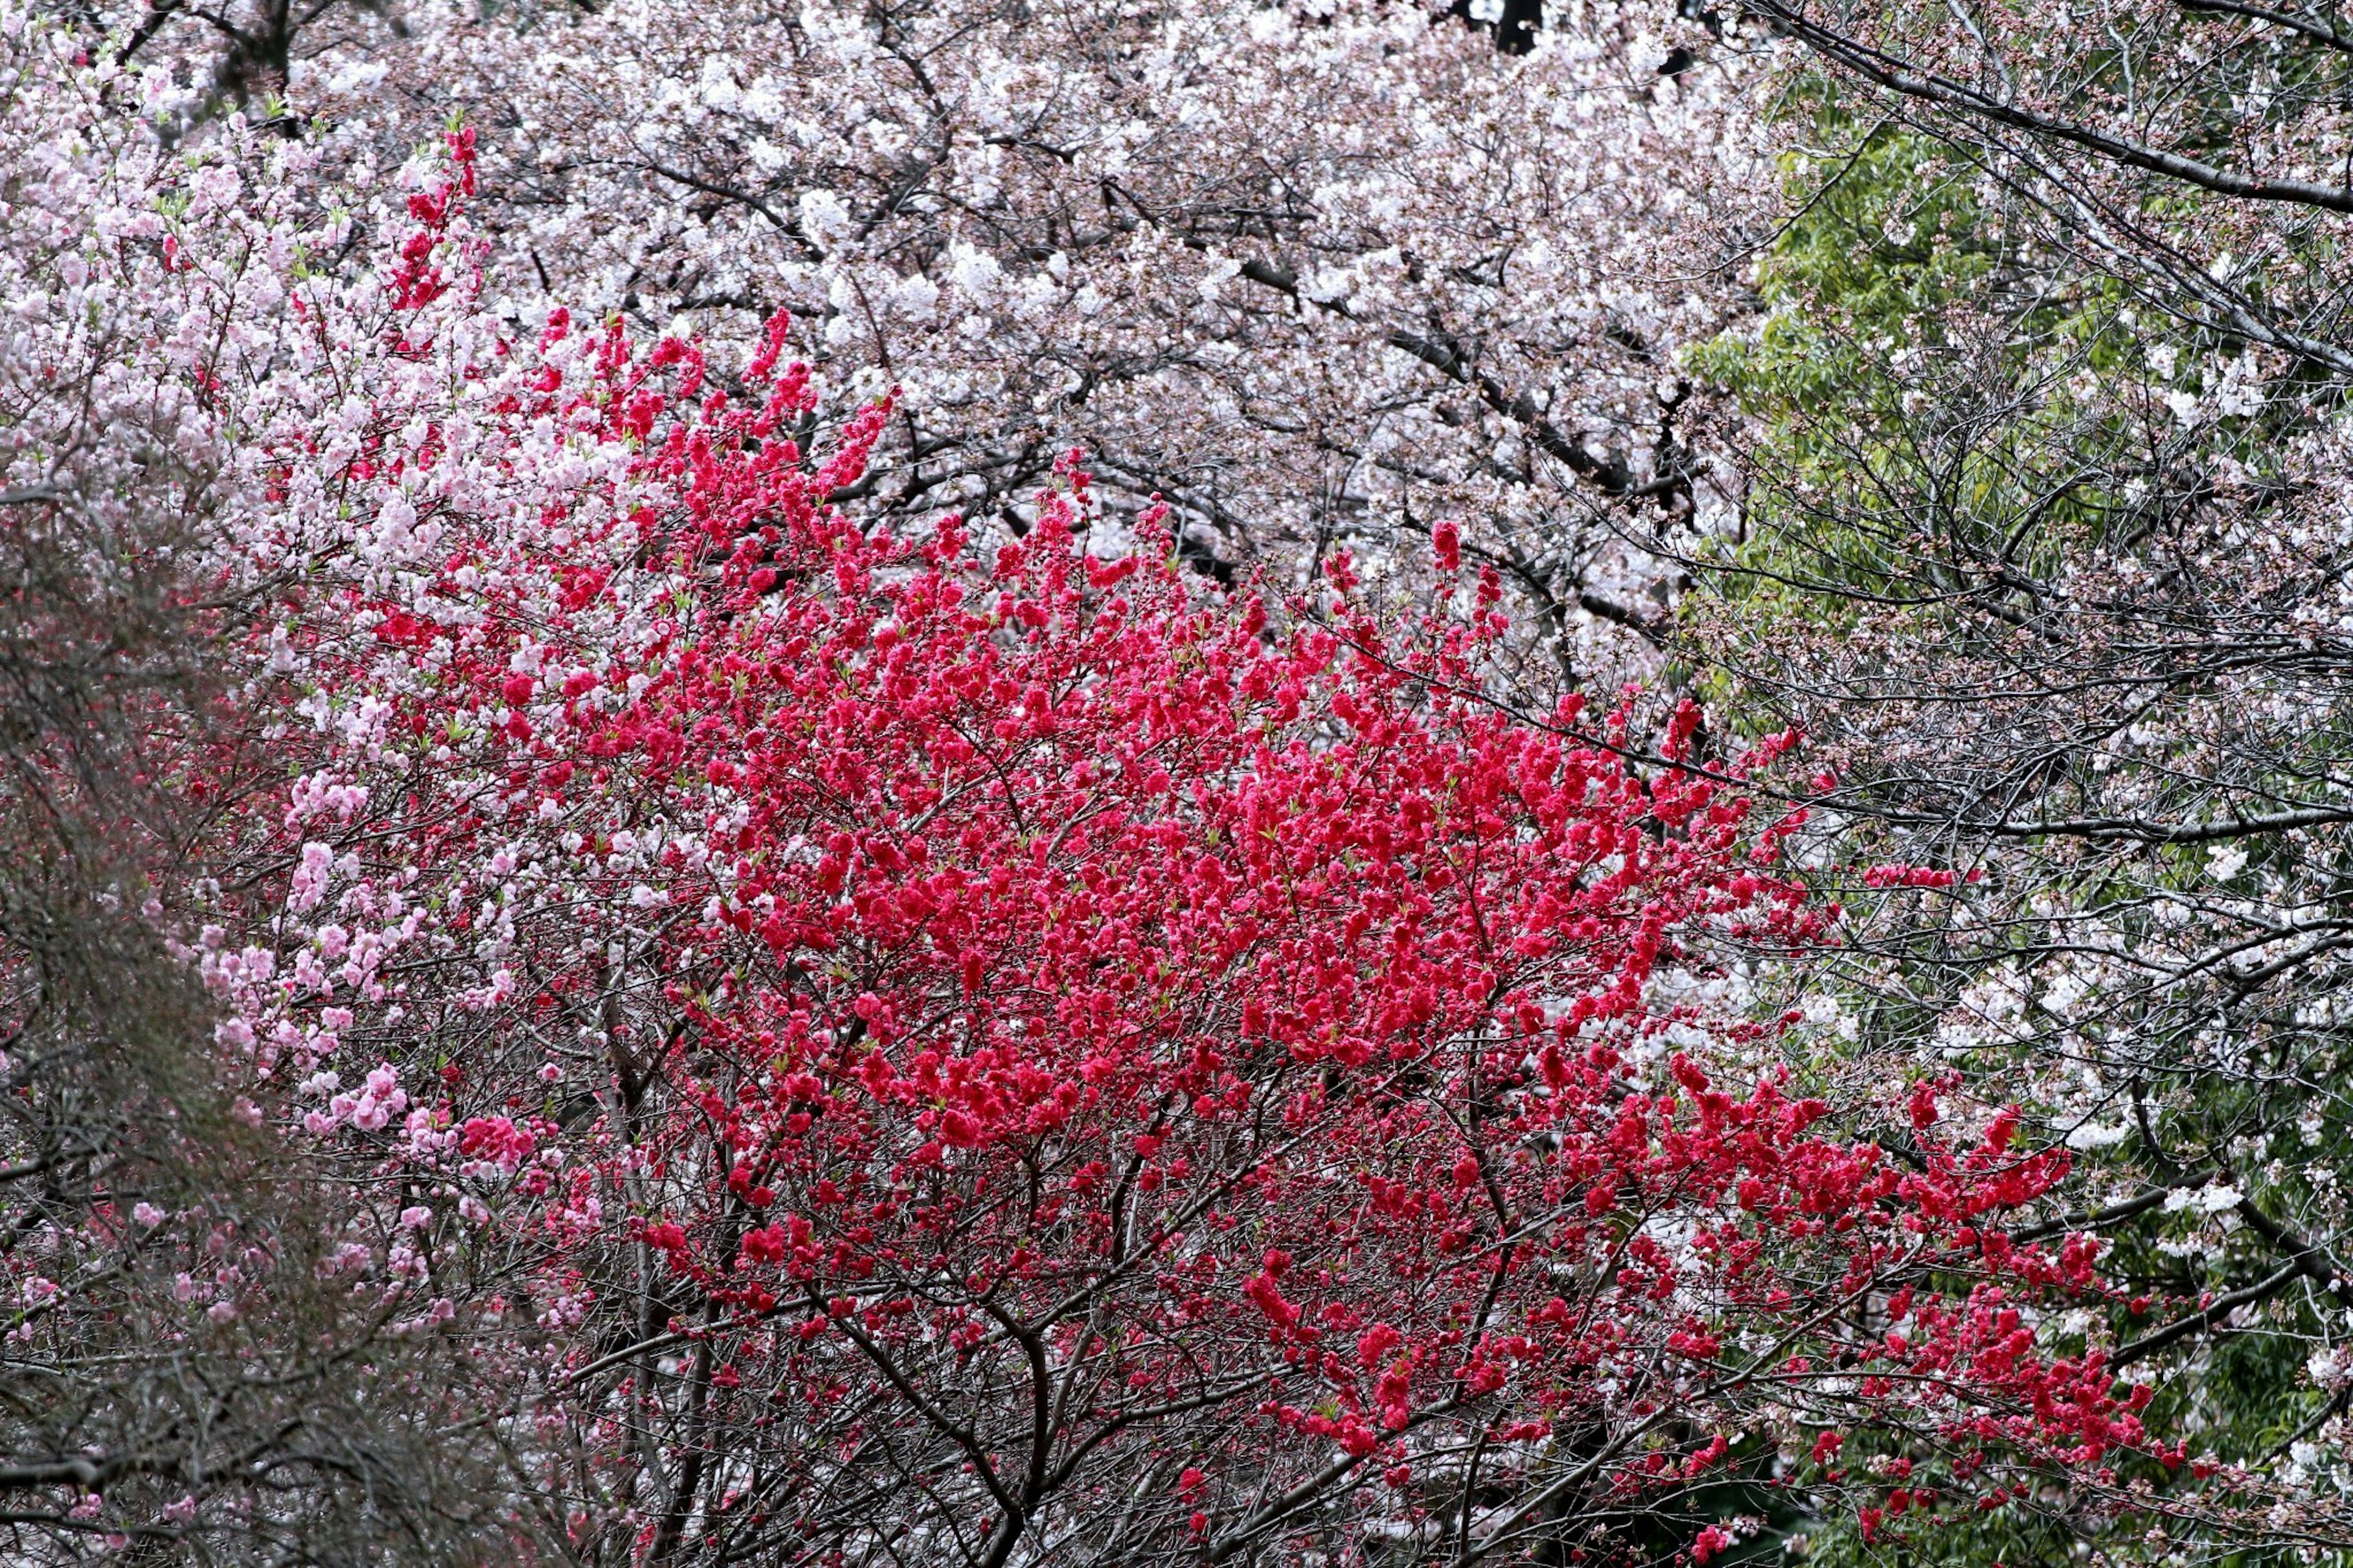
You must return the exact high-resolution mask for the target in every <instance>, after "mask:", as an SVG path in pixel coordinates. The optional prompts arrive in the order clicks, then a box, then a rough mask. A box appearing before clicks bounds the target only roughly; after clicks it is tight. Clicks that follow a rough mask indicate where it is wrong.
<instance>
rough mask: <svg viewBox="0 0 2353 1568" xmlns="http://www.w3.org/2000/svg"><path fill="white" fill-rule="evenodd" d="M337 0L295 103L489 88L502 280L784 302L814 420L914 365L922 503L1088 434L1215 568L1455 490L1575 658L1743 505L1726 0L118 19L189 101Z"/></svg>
mask: <svg viewBox="0 0 2353 1568" xmlns="http://www.w3.org/2000/svg"><path fill="white" fill-rule="evenodd" d="M281 13H284V14H283V15H281ZM305 15H308V16H311V20H310V21H309V22H308V23H307V24H302V28H301V37H300V39H299V40H298V41H297V42H295V43H294V44H292V45H290V46H287V47H282V48H280V50H279V52H280V54H281V55H283V56H284V58H285V65H284V67H283V68H282V69H281V70H280V72H279V76H280V80H278V82H277V84H276V85H277V90H279V91H280V92H281V93H282V94H284V95H285V96H284V100H283V118H282V119H281V120H280V121H279V123H280V124H282V125H283V126H284V127H286V128H287V129H288V130H289V131H290V132H291V131H295V130H297V129H298V128H299V131H300V133H301V135H303V136H304V137H305V138H306V139H309V140H312V141H314V142H317V143H319V144H320V145H321V146H322V148H323V149H325V150H326V151H327V153H328V154H329V156H330V157H331V158H332V159H335V160H339V161H345V162H356V163H359V164H361V165H363V166H374V167H392V166H396V164H397V163H399V162H400V161H401V160H403V159H404V158H406V155H407V153H408V151H409V149H410V147H411V146H412V145H414V144H415V143H416V142H417V141H419V140H421V139H423V138H425V137H427V136H429V135H431V134H434V133H436V132H438V127H439V125H440V123H441V121H442V120H443V119H444V118H446V116H448V114H450V113H453V112H455V113H460V114H463V115H464V116H465V117H466V119H467V121H468V122H469V123H471V124H473V125H474V126H475V127H476V128H477V130H478V132H479V133H480V137H481V139H482V141H481V145H482V149H483V151H482V159H483V164H482V166H483V168H484V171H485V189H484V193H483V196H482V199H481V200H480V202H479V203H478V205H477V206H476V209H475V218H476V221H477V223H478V224H480V226H483V227H484V228H485V229H486V230H487V231H494V232H496V233H498V234H500V235H501V236H502V237H504V240H505V242H506V243H503V244H502V246H501V251H500V253H499V256H498V258H497V260H496V266H497V268H499V269H500V287H501V289H508V290H511V291H512V294H513V296H514V297H515V298H517V299H524V298H529V297H532V296H534V295H535V294H538V293H540V292H543V291H545V290H547V289H551V288H552V289H554V290H556V291H557V292H558V293H560V294H561V295H562V296H563V297H564V298H565V299H567V300H571V301H572V302H573V304H574V306H575V309H581V310H595V311H599V312H601V311H605V310H621V311H623V312H625V313H626V314H628V316H629V317H630V319H631V321H632V324H633V330H635V331H638V332H639V333H640V334H641V335H646V336H651V335H655V334H658V333H659V332H662V331H672V330H676V331H681V332H684V333H687V334H689V335H699V336H701V337H702V338H703V339H704V340H706V341H709V342H712V343H714V344H719V343H725V344H730V345H733V346H734V347H737V348H739V349H741V348H746V347H747V346H748V345H750V344H752V343H754V342H757V340H758V335H759V332H760V331H761V328H762V323H763V322H765V321H767V320H768V319H769V318H770V317H771V316H773V315H774V314H775V313H776V311H777V310H789V311H790V312H791V314H792V315H793V317H794V319H795V320H796V321H797V322H799V323H801V326H800V327H799V328H798V329H797V331H800V332H801V333H802V334H803V335H802V336H801V337H800V338H799V339H798V340H797V346H798V347H799V349H800V351H801V352H802V353H804V354H805V356H806V357H807V358H808V359H809V361H810V363H812V365H814V366H815V367H817V369H818V371H820V372H824V373H827V374H825V375H824V376H823V377H822V379H821V381H820V388H821V396H820V404H819V409H820V413H821V415H822V416H823V417H824V418H826V419H828V420H832V419H839V418H841V417H846V416H848V415H849V412H851V411H852V410H854V409H855V408H856V407H857V406H858V405H860V403H861V402H863V401H864V400H865V399H867V398H869V397H871V395H874V394H875V393H877V392H878V391H880V390H881V389H882V388H883V387H885V386H890V385H896V386H897V387H898V389H899V395H898V397H897V398H896V399H895V401H894V403H893V416H892V423H891V426H890V428H889V429H888V430H887V431H886V432H885V434H884V436H883V437H882V439H881V441H880V442H879V443H878V446H877V449H876V454H875V460H874V465H873V467H872V468H871V470H870V473H869V475H868V476H867V479H866V480H865V481H864V482H865V483H866V484H867V485H868V487H869V489H870V490H871V502H872V503H873V504H876V505H880V506H883V507H885V508H888V509H891V510H893V511H894V512H895V513H899V514H903V515H908V516H919V515H923V514H925V513H926V512H927V511H928V510H937V509H939V508H941V507H945V506H955V507H959V508H961V509H962V510H964V511H965V513H966V515H967V516H969V517H971V518H972V519H973V520H974V523H975V526H976V527H1001V526H1003V525H1004V520H1005V519H1006V518H1007V517H1008V516H1011V515H1013V514H1016V513H1018V512H1019V511H1021V510H1022V509H1024V508H1026V507H1027V505H1028V504H1029V498H1030V496H1031V495H1032V493H1033V492H1034V490H1035V489H1036V488H1037V486H1038V485H1039V483H1040V482H1041V481H1042V480H1043V479H1045V478H1046V477H1047V476H1048V475H1049V473H1050V468H1051V464H1052V462H1053V460H1054V458H1055V457H1056V455H1057V454H1059V453H1060V452H1061V451H1063V450H1065V449H1066V448H1067V447H1070V446H1071V445H1082V446H1083V447H1085V448H1086V450H1087V451H1088V453H1089V460H1090V463H1091V465H1092V469H1093V471H1094V472H1095V473H1096V474H1097V475H1098V477H1099V480H1100V482H1101V483H1102V484H1103V486H1104V487H1105V489H1106V498H1107V500H1110V501H1111V502H1113V504H1114V505H1116V506H1117V507H1118V508H1119V509H1120V510H1124V511H1127V512H1130V513H1133V512H1134V510H1138V509H1140V508H1141V507H1142V506H1143V505H1145V504H1146V502H1147V500H1148V498H1149V497H1150V496H1152V495H1154V494H1158V495H1160V496H1162V497H1163V498H1165V500H1166V502H1167V504H1168V505H1169V506H1170V507H1171V508H1172V509H1173V510H1172V513H1171V526H1172V528H1173V530H1174V531H1175V532H1176V536H1177V538H1178V540H1179V543H1180V547H1181V548H1183V549H1185V550H1186V551H1187V552H1188V555H1189V556H1190V558H1191V559H1192V560H1193V562H1194V563H1195V564H1196V565H1197V566H1198V567H1200V568H1201V569H1203V570H1207V571H1210V572H1213V573H1215V574H1219V575H1220V576H1223V577H1231V576H1232V574H1234V573H1235V572H1236V571H1237V570H1247V569H1249V568H1250V567H1252V566H1264V567H1265V568H1267V569H1270V570H1273V571H1275V572H1277V573H1279V574H1288V579H1289V580H1290V581H1292V582H1293V583H1294V584H1297V583H1301V582H1305V581H1309V580H1312V579H1313V577H1314V572H1315V563H1316V562H1317V561H1319V560H1320V559H1321V557H1322V555H1323V554H1324V552H1327V551H1329V550H1331V549H1333V548H1341V547H1345V548H1347V549H1349V550H1351V551H1352V552H1354V553H1355V554H1356V556H1357V557H1358V558H1359V560H1360V562H1361V563H1362V565H1363V567H1364V569H1365V570H1366V571H1367V572H1370V573H1374V574H1378V573H1381V572H1384V571H1387V570H1389V569H1391V568H1390V563H1398V566H1397V569H1398V570H1404V571H1411V570H1416V569H1418V566H1419V563H1420V562H1421V561H1422V560H1423V559H1424V558H1425V556H1426V554H1427V551H1426V548H1425V545H1426V539H1427V533H1428V530H1429V528H1430V525H1431V524H1432V522H1434V521H1436V520H1437V519H1440V518H1444V517H1451V518H1454V519H1456V520H1458V521H1460V522H1461V525H1462V526H1463V528H1464V529H1465V544H1466V548H1467V549H1469V550H1470V551H1471V552H1472V554H1473V557H1474V558H1475V559H1481V560H1488V559H1492V560H1493V562H1494V563H1495V564H1496V565H1497V567H1498V569H1499V570H1500V571H1502V572H1503V573H1504V577H1505V586H1506V590H1507V592H1508V593H1509V594H1510V595H1512V596H1513V598H1514V603H1515V604H1516V605H1523V606H1525V609H1526V610H1527V612H1528V613H1527V614H1526V615H1525V616H1524V617H1523V618H1524V621H1525V626H1526V627H1527V629H1528V630H1529V631H1531V632H1535V631H1542V632H1544V633H1545V634H1546V638H1547V639H1548V640H1547V642H1546V645H1545V646H1544V647H1543V648H1541V649H1539V650H1538V651H1539V652H1540V653H1541V656H1542V658H1543V660H1544V664H1543V666H1542V667H1541V668H1538V669H1537V670H1535V672H1534V675H1535V678H1537V679H1541V680H1543V681H1544V682H1545V683H1546V684H1548V685H1557V684H1558V683H1559V682H1560V680H1561V679H1562V671H1563V670H1564V669H1571V670H1576V669H1581V670H1582V671H1583V672H1584V673H1585V674H1588V675H1589V674H1591V673H1592V672H1593V671H1595V670H1604V671H1606V670H1608V669H1609V668H1617V667H1619V666H1620V665H1623V664H1624V663H1625V661H1626V660H1627V659H1628V658H1634V657H1638V656H1640V657H1647V655H1648V646H1647V642H1646V640H1645V639H1648V638H1651V637H1656V636H1657V635H1658V634H1659V633H1660V631H1661V629H1662V622H1663V612H1664V606H1665V604H1666V602H1667V600H1668V599H1669V598H1670V597H1671V596H1672V592H1673V573H1672V569H1671V568H1669V567H1667V566H1665V565H1663V564H1662V563H1661V560H1660V558H1659V557H1658V556H1657V555H1656V554H1655V553H1654V552H1655V547H1656V545H1657V543H1658V542H1659V538H1660V536H1661V535H1662V534H1663V535H1665V536H1667V537H1669V538H1685V537H1687V536H1688V535H1689V534H1691V533H1692V532H1693V531H1694V530H1700V531H1704V530H1706V529H1711V528H1716V527H1721V526H1724V525H1725V522H1726V518H1725V512H1724V508H1723V505H1722V496H1721V494H1720V493H1719V492H1720V489H1721V486H1722V483H1723V481H1724V479H1725V476H1726V474H1727V473H1728V469H1727V468H1725V464H1724V462H1723V461H1722V458H1723V457H1724V452H1723V449H1722V447H1720V445H1719V444H1718V443H1717V442H1716V441H1715V434H1716V425H1715V416H1714V415H1713V413H1712V412H1711V410H1710V408H1709V406H1708V405H1707V400H1706V398H1705V397H1704V395H1700V394H1697V393H1695V391H1694V387H1693V386H1692V385H1691V384H1688V383H1687V382H1686V381H1685V380H1684V379H1683V378H1682V377H1681V376H1680V375H1679V374H1678V373H1677V371H1676V368H1675V363H1674V355H1675V353H1677V351H1678V350H1679V349H1680V348H1681V347H1682V346H1683V345H1686V344H1688V343H1690V342H1695V341H1697V340H1700V339H1703V338H1704V337H1706V336H1708V335H1710V334H1712V333H1713V332H1715V331H1718V330H1719V329H1721V328H1722V327H1724V326H1725V325H1726V324H1727V323H1728V322H1730V321H1734V320H1736V319H1737V318H1738V317H1739V316H1740V315H1741V314H1742V313H1743V312H1744V310H1746V295H1745V292H1744V290H1743V289H1742V288H1741V287H1740V284H1739V279H1738V278H1737V276H1736V272H1737V265H1736V264H1737V260H1738V252H1739V250H1740V248H1741V247H1743V246H1745V245H1746V244H1747V243H1748V242H1749V240H1750V239H1751V237H1752V235H1751V230H1757V229H1761V228H1762V227H1763V226H1764V225H1766V224H1767V222H1769V219H1770V216H1771V212H1770V209H1771V205H1772V204H1771V201H1770V195H1771V189H1770V181H1769V177H1768V173H1767V169H1768V165H1767V163H1766V162H1765V159H1766V156H1767V149H1766V147H1765V146H1764V144H1763V142H1762V138H1761V137H1760V135H1759V133H1758V132H1757V127H1756V125H1755V121H1754V118H1753V116H1752V114H1751V112H1750V89H1751V88H1752V87H1753V86H1754V85H1755V83H1756V82H1757V79H1759V77H1760V76H1761V74H1762V72H1761V69H1760V63H1761V60H1762V58H1763V57H1765V56H1767V55H1769V53H1770V48H1769V47H1768V45H1767V41H1766V40H1765V39H1764V38H1763V37H1762V35H1757V36H1753V37H1752V36H1749V35H1745V34H1743V33H1742V32H1741V31H1740V30H1739V29H1738V28H1737V27H1734V26H1729V25H1728V24H1727V23H1726V21H1725V19H1724V18H1723V17H1721V16H1717V15H1716V14H1715V12H1712V11H1711V12H1707V13H1706V15H1705V16H1704V18H1702V17H1701V16H1700V15H1699V13H1697V12H1694V15H1693V16H1692V17H1690V18H1686V17H1684V16H1682V15H1681V14H1679V13H1678V11H1677V10H1676V9H1675V8H1674V7H1671V6H1653V5H1647V4H1640V3H1637V4H1630V5H1616V4H1610V5H1592V6H1588V7H1580V8H1577V9H1576V10H1573V11H1563V12H1562V13H1561V14H1560V15H1558V16H1556V17H1555V19H1554V25H1553V26H1551V27H1549V28H1547V29H1545V30H1543V31H1541V32H1538V33H1535V34H1534V35H1530V36H1529V37H1530V38H1531V40H1532V42H1533V45H1534V47H1533V48H1532V49H1531V50H1529V51H1528V52H1525V53H1523V54H1519V55H1505V54H1500V53H1498V51H1497V49H1496V48H1495V47H1494V44H1493V37H1492V36H1491V34H1490V33H1489V32H1488V31H1485V30H1482V28H1481V27H1479V26H1470V25H1466V24H1465V23H1464V22H1463V21H1461V20H1460V19H1458V18H1456V17H1454V16H1448V15H1446V14H1444V13H1443V11H1442V10H1435V11H1434V10H1432V9H1431V8H1430V7H1427V6H1423V5H1414V4H1394V3H1390V0H1378V3H1371V0H1366V3H1351V4H1347V5H1338V6H1329V5H1325V6H1303V7H1289V8H1286V7H1263V8H1261V7H1258V6H1256V5H1243V4H1239V3H1229V4H1219V5H1209V6H1187V7H1184V8H1181V9H1177V10H1168V11H1139V10H1137V9H1136V8H1134V7H1131V6H1114V5H1085V4H1072V5H1053V6H1047V7H1037V6H1029V5H1007V4H1002V3H999V0H972V3H965V0H955V3H951V4H918V5H883V6H872V5H860V6H846V5H845V6H818V7H812V8H808V9H806V10H805V11H795V10H789V9H787V10H772V9H770V8H766V7H762V6H757V5H742V6H729V5H721V6H716V7H713V6H707V5H705V6H690V5H664V4H648V5H624V6H618V7H615V8H611V9H607V8H604V7H539V6H522V7H519V8H510V9H500V8H498V7H492V6H484V7H480V9H479V10H478V9H477V8H476V7H474V6H471V5H466V6H458V5H417V6H413V7H396V8H392V9H389V10H386V11H385V12H383V13H382V14H381V15H379V14H377V13H375V12H371V11H366V10H363V9H359V8H355V7H337V8H333V9H321V8H312V9H311V11H309V12H307V13H306V12H303V11H302V10H301V8H296V9H295V10H294V11H293V12H291V13H286V12H285V8H283V7H280V8H279V10H275V11H269V14H268V16H269V17H270V18H277V20H276V21H269V20H268V18H261V17H257V18H256V19H250V20H248V19H241V17H242V13H240V12H237V10H236V8H235V7H230V8H227V9H226V10H223V11H221V12H219V13H218V14H217V16H218V19H212V18H213V17H214V16H215V14H214V13H210V12H201V11H197V10H188V11H185V12H182V11H179V10H174V9H169V8H164V7H154V8H147V9H135V10H126V11H125V12H124V13H123V14H122V15H121V16H120V18H119V21H120V24H121V26H122V27H124V28H125V29H136V30H137V33H138V34H139V35H140V42H139V44H138V52H137V54H136V55H135V56H134V57H133V60H134V63H137V62H148V61H152V62H155V63H157V64H159V65H162V66H164V67H166V68H168V69H169V71H170V73H171V78H170V79H171V80H172V82H173V83H174V97H173V98H172V100H170V112H171V113H172V114H173V115H174V116H181V117H185V116H194V115H196V114H198V113H199V112H200V111H202V110H204V108H205V106H206V105H207V104H212V103H216V101H218V89H216V87H215V86H214V85H213V83H214V82H215V79H216V76H217V74H218V70H219V68H220V67H219V64H218V62H219V60H220V59H221V58H222V51H223V50H224V49H226V50H227V51H228V54H229V55H230V56H232V57H235V58H243V57H242V56H241V55H238V54H237V50H238V49H239V48H240V47H242V46H240V45H238V44H237V43H236V42H235V39H236V38H237V37H244V36H259V33H261V32H266V31H267V30H268V29H269V26H279V25H280V24H281V23H286V21H287V16H291V17H292V18H293V21H294V22H296V23H300V22H301V17H302V16H305ZM1493 20H1495V21H1498V22H1502V21H1503V20H1504V18H1502V17H1500V16H1498V17H1496V18H1493ZM1520 21H1525V18H1524V17H1523V18H1520ZM225 24H226V25H227V26H228V27H229V28H230V29H231V30H230V31H228V32H224V31H223V27H224V25H225ZM287 25H291V24H287ZM1510 25H1514V26H1516V25H1517V24H1516V23H1514V24H1510ZM1711 28H1713V29H1714V31H1711ZM1718 34H1721V35H1722V37H1720V38H1719V37H1718V36H1717V35H1718ZM225 40H226V41H225ZM273 47H277V46H273ZM240 69H242V67H240ZM1607 684H1608V682H1607V681H1606V680H1605V682H1604V687H1605V689H1606V687H1607Z"/></svg>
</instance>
